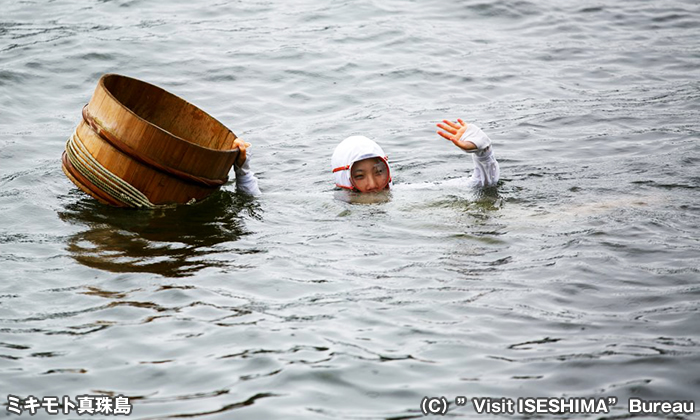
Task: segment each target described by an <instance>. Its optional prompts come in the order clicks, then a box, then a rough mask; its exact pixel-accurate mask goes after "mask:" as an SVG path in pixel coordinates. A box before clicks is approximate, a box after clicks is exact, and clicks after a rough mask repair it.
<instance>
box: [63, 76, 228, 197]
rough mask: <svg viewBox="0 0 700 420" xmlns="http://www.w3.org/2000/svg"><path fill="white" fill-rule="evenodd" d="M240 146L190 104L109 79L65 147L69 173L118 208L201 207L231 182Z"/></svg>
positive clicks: (158, 90)
mask: <svg viewBox="0 0 700 420" xmlns="http://www.w3.org/2000/svg"><path fill="white" fill-rule="evenodd" d="M235 139H236V135H235V134H234V133H233V132H231V130H229V129H228V128H226V126H224V125H223V124H221V123H220V122H219V121H217V120H216V119H214V118H213V117H211V116H210V115H208V114H207V113H205V112H204V111H202V110H200V109H199V108H197V107H196V106H194V105H192V104H190V103H189V102H187V101H185V100H183V99H181V98H179V97H177V96H175V95H173V94H171V93H169V92H167V91H165V90H163V89H161V88H159V87H157V86H154V85H151V84H149V83H145V82H142V81H140V80H136V79H133V78H130V77H126V76H120V75H117V74H106V75H104V76H102V78H100V80H99V82H98V83H97V88H96V89H95V92H94V94H93V95H92V98H91V99H90V102H89V103H88V104H87V105H85V107H84V108H83V120H82V121H81V122H80V123H79V124H78V127H77V128H76V130H75V133H74V134H73V135H72V136H71V138H70V139H69V141H68V143H67V145H66V151H65V152H64V153H63V156H62V166H63V172H64V173H65V174H66V175H67V176H68V178H69V179H70V180H71V181H73V183H75V184H76V185H77V186H78V187H79V188H80V189H81V190H83V191H85V192H86V193H88V194H90V195H91V196H93V197H94V198H96V199H97V200H99V201H101V202H102V203H105V204H110V205H113V206H120V207H151V206H155V205H160V204H169V203H181V204H182V203H187V202H191V200H192V199H194V200H195V201H199V200H201V199H203V198H206V197H207V196H208V195H210V194H211V193H212V192H214V191H216V190H217V189H218V188H219V187H221V185H223V184H224V183H225V182H226V181H227V180H228V173H229V171H230V170H231V167H232V166H233V162H234V161H235V159H236V157H237V156H238V148H237V147H236V146H235V145H234V140H235ZM139 203H140V204H139Z"/></svg>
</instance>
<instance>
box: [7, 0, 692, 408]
mask: <svg viewBox="0 0 700 420" xmlns="http://www.w3.org/2000/svg"><path fill="white" fill-rule="evenodd" d="M0 10H2V12H1V14H0V214H1V215H2V217H1V218H0V389H2V392H3V393H2V395H0V402H1V403H3V404H4V405H3V406H2V407H0V418H4V417H11V418H14V417H30V413H29V412H28V411H24V412H23V413H22V414H21V416H18V415H17V414H16V413H13V412H12V411H10V410H9V409H10V408H12V407H13V406H15V405H17V406H19V405H20V404H19V403H17V404H15V402H13V401H15V400H12V401H11V400H10V396H14V397H16V398H18V399H20V400H21V401H25V399H27V398H28V397H29V396H30V395H31V396H33V397H35V398H36V399H37V400H39V401H47V399H48V398H49V397H58V398H61V397H68V398H69V400H71V401H73V402H75V401H76V398H77V397H78V396H85V395H88V396H94V397H95V398H97V397H110V398H112V401H116V398H117V397H120V396H122V397H125V398H128V401H129V406H130V408H131V411H130V417H131V418H138V419H169V418H202V419H231V418H235V419H314V418H319V419H322V418H328V419H380V418H383V419H405V418H422V417H423V411H424V410H425V408H426V407H427V408H431V407H428V405H430V404H432V408H440V407H439V404H442V403H443V401H446V402H447V403H448V404H449V410H448V416H451V417H464V418H487V417H488V416H489V415H488V414H486V413H484V414H479V413H477V411H476V410H475V406H474V404H473V403H472V398H482V399H485V398H491V399H493V400H494V401H497V400H499V401H505V402H507V401H517V400H518V399H521V398H523V399H527V398H529V399H536V400H538V399H554V400H553V401H561V400H562V399H566V400H567V401H568V399H572V398H576V399H581V400H576V401H590V400H591V399H593V400H592V401H596V402H597V401H599V400H601V401H603V403H604V404H605V405H606V407H608V408H609V413H607V414H606V413H604V412H603V413H600V412H597V413H590V414H587V413H577V414H571V413H570V412H566V410H564V411H562V410H555V412H548V413H546V414H538V413H537V412H531V411H528V412H518V413H514V414H508V413H498V412H493V413H491V415H490V416H491V417H508V418H513V417H517V418H542V417H543V416H544V418H588V417H590V418H600V417H604V418H620V417H622V418H625V417H626V416H628V415H630V413H629V409H630V407H629V404H628V401H629V399H630V398H635V399H639V400H642V401H662V400H663V401H669V402H673V401H697V397H698V394H699V393H700V375H699V372H700V322H699V321H700V317H699V316H698V314H699V311H700V303H699V301H700V286H699V285H698V280H699V279H700V275H699V273H700V262H699V261H700V243H699V241H698V236H699V233H700V227H699V226H698V222H699V220H700V219H699V217H698V216H699V214H700V213H699V210H700V204H699V202H698V191H699V189H700V170H699V169H698V163H699V162H700V150H699V146H698V140H699V135H698V132H699V129H700V122H699V121H700V112H699V111H700V81H699V77H698V76H699V73H698V68H700V42H699V38H698V33H699V31H700V6H698V3H697V1H683V0H670V1H662V2H649V1H642V0H624V1H616V2H597V3H585V2H584V3H582V2H577V1H569V0H565V1H554V0H543V1H515V0H495V1H478V0H464V1H456V2H442V1H437V0H419V1H415V0H414V1H410V0H382V1H377V0H330V1H319V0H315V1H312V0H299V1H287V2H285V1H267V0H254V1H227V0H211V1H202V2H192V1H164V0H153V1H143V0H133V1H132V0H114V1H107V0H105V1H91V2H83V1H77V0H56V1H49V2H43V1H9V0H3V1H0ZM105 73H119V74H124V75H127V76H131V77H135V78H138V79H140V80H144V81H146V82H149V83H153V84H156V85H158V86H160V87H163V88H165V89H167V90H168V91H170V92H172V93H174V94H176V95H178V96H180V97H182V98H184V99H186V100H188V101H190V102H192V103H193V104H195V105H197V106H198V107H200V108H202V109H203V110H205V111H206V112H208V113H209V114H211V115H212V116H214V117H215V118H217V119H218V120H220V121H221V122H222V123H224V124H225V125H226V126H228V127H229V128H231V129H232V130H233V131H234V132H235V133H236V134H237V135H239V136H240V137H242V138H244V139H245V140H246V141H249V142H250V143H252V144H253V146H252V148H251V149H250V150H251V165H252V168H253V170H254V171H255V172H256V174H257V176H258V178H259V181H260V186H261V189H262V191H263V195H262V196H260V197H258V198H251V197H247V196H245V195H242V194H239V193H237V192H236V189H235V183H233V182H231V183H229V184H227V185H226V186H224V188H223V189H222V190H221V191H220V192H219V193H217V194H215V195H214V196H212V197H210V198H209V199H207V200H205V201H204V202H202V203H199V204H196V205H192V206H180V207H171V208H163V209H158V210H154V211H134V210H123V209H115V208H109V207H107V206H104V205H102V204H99V203H98V202H96V201H95V200H94V199H92V198H90V197H89V196H87V195H86V194H84V193H83V192H81V191H80V190H78V189H77V188H76V187H75V186H74V185H73V184H72V183H71V182H70V181H69V180H68V179H67V178H66V177H65V176H64V174H63V173H62V171H61V163H60V156H61V153H62V151H63V149H64V147H65V142H66V140H67V139H68V137H69V136H70V134H71V133H72V131H73V129H74V128H75V126H76V125H77V124H78V122H79V121H80V115H81V114H80V112H81V108H82V106H83V105H84V104H85V103H87V102H88V101H89V99H90V96H91V95H92V92H93V90H94V88H95V85H96V83H97V81H98V79H99V78H100V76H102V75H103V74H105ZM445 118H447V119H452V120H454V119H457V118H462V119H464V120H465V121H467V122H469V123H474V124H477V125H479V126H480V127H482V129H483V130H484V131H485V132H486V133H487V134H488V135H489V136H490V137H491V139H492V141H493V144H494V152H495V155H496V157H497V158H498V160H499V162H500V165H501V181H500V183H499V185H498V186H497V187H496V188H492V189H487V190H484V191H473V190H469V189H465V188H460V186H459V182H458V181H456V182H455V181H453V180H458V179H460V178H463V177H468V176H469V174H470V171H471V168H472V162H471V158H470V156H469V155H466V154H465V153H463V152H461V151H460V150H458V149H457V148H456V147H454V145H452V144H451V143H449V142H447V141H445V140H444V139H442V138H441V137H439V136H438V135H437V134H436V129H437V128H436V127H435V124H436V123H437V122H439V121H441V120H442V119H445ZM355 134H360V135H365V136H368V137H370V138H372V139H375V140H376V141H377V142H378V143H379V144H381V146H382V147H383V148H384V150H385V151H386V152H387V154H388V155H389V160H390V163H391V166H392V175H393V180H394V184H395V185H396V188H395V189H394V190H393V191H392V192H391V193H390V196H389V197H388V199H386V200H383V202H376V203H357V202H354V203H348V202H345V201H343V200H338V199H337V198H336V195H335V192H334V188H333V178H332V174H331V172H330V169H331V168H330V156H331V154H332V151H333V148H334V147H335V145H336V144H337V143H338V142H340V141H341V140H342V139H343V138H345V137H347V136H350V135H355ZM232 176H233V174H232ZM402 186H404V187H403V188H402ZM416 186H417V187H416ZM414 187H415V188H414ZM433 398H437V399H433ZM440 398H444V400H441V399H440ZM584 399H586V400H584ZM95 401H96V400H93V402H95ZM477 401H480V400H477ZM523 401H529V400H523ZM635 401H637V400H635ZM423 402H425V403H426V404H423ZM613 402H614V403H613ZM635 404H636V403H635ZM515 407H517V405H515ZM596 407H597V406H596ZM588 411H592V410H588ZM633 415H634V416H648V417H665V416H674V415H676V416H680V417H681V418H683V417H687V418H691V417H692V415H690V414H683V413H681V414H665V413H660V412H657V414H654V413H651V414H649V413H641V414H637V413H635V414H633ZM61 416H63V417H66V418H84V417H88V418H90V417H92V418H105V417H109V416H106V415H104V413H102V414H97V415H93V416H90V415H88V414H85V415H83V416H78V414H77V411H76V410H73V411H72V412H70V413H69V414H68V415H59V416H53V417H51V418H58V417H61ZM48 417H49V414H48V410H47V409H46V408H41V409H39V410H38V411H37V413H36V415H35V416H34V418H48ZM645 418H646V417H645ZM674 418H677V417H674Z"/></svg>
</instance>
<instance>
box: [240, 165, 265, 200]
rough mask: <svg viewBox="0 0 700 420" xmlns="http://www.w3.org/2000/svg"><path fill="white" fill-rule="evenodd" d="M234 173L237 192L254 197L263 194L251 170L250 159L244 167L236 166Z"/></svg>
mask: <svg viewBox="0 0 700 420" xmlns="http://www.w3.org/2000/svg"><path fill="white" fill-rule="evenodd" d="M234 171H235V172H236V190H238V191H239V192H242V193H245V194H250V195H253V196H257V195H260V194H262V193H261V192H260V188H259V187H258V179H257V178H256V177H255V174H254V173H253V171H252V170H251V169H250V157H248V158H246V160H245V162H243V166H241V167H238V166H235V165H234Z"/></svg>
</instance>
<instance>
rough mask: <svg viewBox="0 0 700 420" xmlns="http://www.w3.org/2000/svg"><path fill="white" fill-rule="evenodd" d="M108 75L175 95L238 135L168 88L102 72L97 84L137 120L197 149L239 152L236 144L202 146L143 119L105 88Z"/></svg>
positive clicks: (229, 152) (216, 151) (227, 152)
mask: <svg viewBox="0 0 700 420" xmlns="http://www.w3.org/2000/svg"><path fill="white" fill-rule="evenodd" d="M110 77H119V78H123V79H128V80H130V81H134V82H137V83H141V84H144V85H148V86H151V87H153V88H155V89H158V90H160V91H163V92H165V93H166V94H167V95H170V96H173V97H175V98H176V99H178V100H180V101H182V102H184V103H185V104H187V105H190V106H192V107H194V108H196V109H197V110H199V111H201V112H202V113H203V114H204V115H206V116H207V117H208V118H211V120H213V121H215V122H216V123H217V124H219V125H221V126H222V127H224V128H225V129H226V130H228V131H229V133H231V134H233V135H234V137H235V138H238V136H237V135H236V133H234V132H233V131H232V130H231V129H230V128H228V126H226V125H225V124H223V123H222V122H221V121H219V120H217V119H216V118H214V117H212V116H211V115H210V114H209V113H208V112H206V111H204V110H203V109H202V108H200V107H198V106H197V105H195V104H193V103H191V102H189V101H187V100H186V99H183V98H181V97H180V96H178V95H175V94H174V93H172V92H170V91H168V90H166V89H163V88H162V87H160V86H157V85H154V84H152V83H148V82H145V81H143V80H140V79H137V78H135V77H130V76H124V75H123V74H117V73H106V74H103V75H102V77H100V80H99V81H98V82H97V83H98V85H99V86H100V87H101V88H102V90H103V91H104V92H105V93H106V94H107V95H108V96H109V97H110V98H112V99H113V100H114V101H115V102H116V103H118V104H119V105H120V106H121V107H122V108H123V109H125V110H127V111H128V112H129V113H130V114H131V115H133V116H134V117H136V118H137V119H138V120H140V121H143V122H145V123H146V124H148V125H149V126H151V127H154V128H156V129H157V130H158V131H160V132H163V133H165V134H166V135H168V136H171V137H172V138H174V139H176V140H180V141H182V142H184V143H187V144H188V145H190V146H193V147H195V148H199V149H202V150H208V151H212V152H215V153H224V154H231V153H234V152H235V153H237V152H239V147H238V146H236V147H235V148H233V149H226V150H223V149H212V148H210V147H205V146H202V145H201V144H197V143H194V142H191V141H189V140H187V139H185V138H182V137H180V136H178V135H175V134H173V133H171V132H170V131H168V130H166V129H164V128H163V127H161V126H159V125H156V124H154V123H152V122H150V121H148V120H147V119H145V118H142V117H141V116H140V115H138V114H137V113H135V112H134V111H133V110H132V109H131V108H129V107H128V106H126V105H124V103H122V102H121V101H120V100H119V99H117V98H116V97H115V96H114V95H113V94H112V92H111V91H110V90H109V89H107V86H105V80H106V79H107V78H110Z"/></svg>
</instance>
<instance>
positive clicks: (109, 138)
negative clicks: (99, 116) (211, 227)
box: [83, 105, 228, 188]
mask: <svg viewBox="0 0 700 420" xmlns="http://www.w3.org/2000/svg"><path fill="white" fill-rule="evenodd" d="M87 107H88V106H87V105H85V106H84V107H83V120H85V122H86V123H87V124H88V125H89V126H90V128H92V130H93V131H94V132H95V133H97V134H98V135H99V136H100V137H101V138H102V139H104V140H105V141H106V142H107V143H109V144H111V145H112V146H113V147H114V148H115V149H117V150H119V151H120V152H122V153H124V154H125V155H127V156H129V157H130V158H132V159H134V160H136V161H137V162H140V163H142V164H144V165H146V166H150V167H151V168H154V169H156V170H158V171H160V172H163V173H165V174H167V175H171V176H174V177H176V178H179V179H181V180H183V181H185V182H189V183H192V184H197V185H204V186H207V187H211V188H218V187H220V186H222V185H224V184H225V183H226V182H228V176H226V177H224V178H223V179H209V178H204V177H200V176H196V175H192V174H188V173H187V172H183V171H180V170H178V169H175V168H170V167H168V166H165V165H162V164H160V163H158V162H156V161H155V160H153V159H151V158H149V157H148V156H145V155H143V154H142V153H139V152H138V151H137V150H134V149H133V148H131V147H130V146H129V145H127V144H126V143H124V142H123V141H121V140H120V139H118V138H117V137H116V136H114V135H113V134H112V133H110V132H109V131H108V130H106V129H105V128H104V127H102V125H101V124H100V123H99V122H98V121H97V120H96V119H95V118H94V117H93V116H92V115H90V112H89V111H88V108H87Z"/></svg>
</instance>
